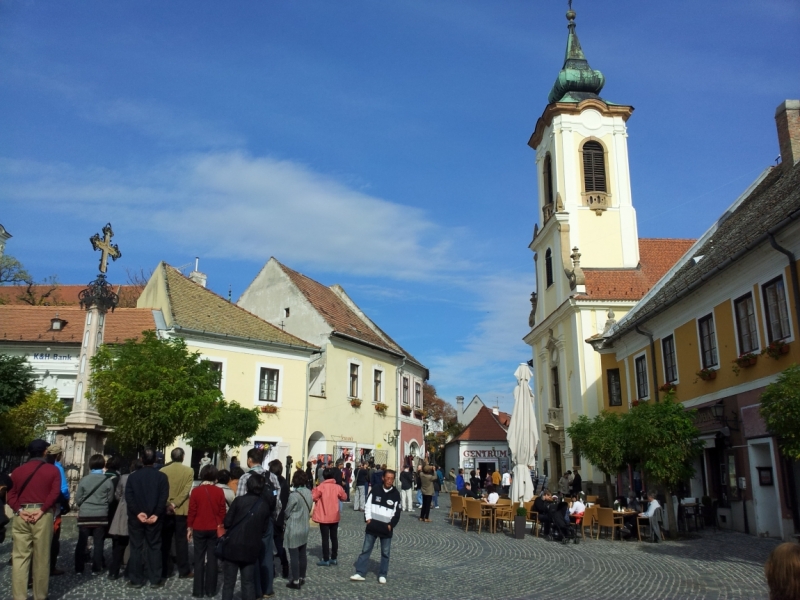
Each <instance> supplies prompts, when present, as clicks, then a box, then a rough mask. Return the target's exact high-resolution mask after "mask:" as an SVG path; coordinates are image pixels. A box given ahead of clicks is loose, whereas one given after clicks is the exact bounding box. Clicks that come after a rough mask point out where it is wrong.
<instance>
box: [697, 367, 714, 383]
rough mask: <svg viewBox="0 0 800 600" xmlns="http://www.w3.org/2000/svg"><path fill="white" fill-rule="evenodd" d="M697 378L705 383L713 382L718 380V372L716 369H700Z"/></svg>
mask: <svg viewBox="0 0 800 600" xmlns="http://www.w3.org/2000/svg"><path fill="white" fill-rule="evenodd" d="M697 376H698V377H699V378H700V379H702V380H703V381H713V380H714V379H716V378H717V370H716V369H700V370H699V371H698V372H697Z"/></svg>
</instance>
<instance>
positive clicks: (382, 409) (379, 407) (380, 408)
mask: <svg viewBox="0 0 800 600" xmlns="http://www.w3.org/2000/svg"><path fill="white" fill-rule="evenodd" d="M387 408H389V407H388V406H387V405H386V404H384V403H383V402H378V403H377V404H376V405H375V410H376V411H377V412H379V413H385V412H386V409H387Z"/></svg>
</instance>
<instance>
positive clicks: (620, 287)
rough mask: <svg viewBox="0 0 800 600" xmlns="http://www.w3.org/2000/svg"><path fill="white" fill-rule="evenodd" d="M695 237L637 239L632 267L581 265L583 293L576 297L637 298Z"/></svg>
mask: <svg viewBox="0 0 800 600" xmlns="http://www.w3.org/2000/svg"><path fill="white" fill-rule="evenodd" d="M694 242H695V240H683V239H644V238H643V239H640V240H639V266H638V267H637V268H635V269H592V268H586V269H583V274H584V276H585V277H586V293H585V294H579V295H577V296H576V299H578V300H631V301H636V300H641V299H642V298H643V297H644V296H645V294H647V292H649V291H650V289H651V288H652V287H653V286H654V285H655V284H656V282H657V281H658V280H659V279H661V278H662V277H663V276H664V274H665V273H666V272H667V271H669V270H670V269H671V268H672V267H673V266H674V265H675V263H676V262H678V259H680V257H681V256H683V255H684V254H686V251H687V250H689V248H691V246H692V244H694Z"/></svg>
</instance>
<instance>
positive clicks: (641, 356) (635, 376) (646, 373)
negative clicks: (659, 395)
mask: <svg viewBox="0 0 800 600" xmlns="http://www.w3.org/2000/svg"><path fill="white" fill-rule="evenodd" d="M640 359H642V360H644V376H645V378H646V380H645V383H646V384H647V395H646V396H640V395H639V371H638V370H637V369H636V362H637V361H638V360H640ZM633 379H634V382H633V385H634V386H635V387H636V399H637V400H649V399H650V395H651V394H652V393H653V392H652V390H653V378H652V377H650V366H649V365H648V364H647V352H645V351H642V352H639V353H638V354H634V356H633Z"/></svg>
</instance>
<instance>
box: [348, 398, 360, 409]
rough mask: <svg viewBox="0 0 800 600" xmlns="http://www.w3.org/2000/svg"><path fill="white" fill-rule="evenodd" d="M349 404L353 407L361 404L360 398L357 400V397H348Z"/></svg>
mask: <svg viewBox="0 0 800 600" xmlns="http://www.w3.org/2000/svg"><path fill="white" fill-rule="evenodd" d="M350 406H352V407H353V408H358V407H359V406H361V400H359V399H358V398H350Z"/></svg>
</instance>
